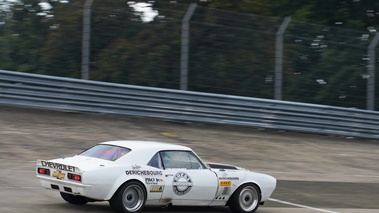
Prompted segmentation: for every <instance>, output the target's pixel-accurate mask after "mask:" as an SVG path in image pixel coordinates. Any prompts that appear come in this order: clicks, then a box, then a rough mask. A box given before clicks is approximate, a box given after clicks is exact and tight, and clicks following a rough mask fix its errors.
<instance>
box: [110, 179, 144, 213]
mask: <svg viewBox="0 0 379 213" xmlns="http://www.w3.org/2000/svg"><path fill="white" fill-rule="evenodd" d="M146 197H147V195H146V190H145V187H144V186H143V185H142V184H141V183H140V182H137V181H130V182H127V183H126V184H124V185H122V186H121V187H120V188H119V189H118V190H117V192H116V193H115V194H114V196H113V197H112V199H111V200H110V201H109V204H110V206H111V207H112V209H113V210H115V211H116V212H118V213H132V212H133V213H136V212H140V211H141V210H142V209H143V207H144V206H145V202H146Z"/></svg>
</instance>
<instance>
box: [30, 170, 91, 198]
mask: <svg viewBox="0 0 379 213" xmlns="http://www.w3.org/2000/svg"><path fill="white" fill-rule="evenodd" d="M37 178H38V179H39V181H40V183H41V185H42V186H43V187H44V188H46V189H51V190H55V191H60V192H65V193H69V194H73V195H81V196H84V197H90V196H89V192H90V191H91V190H92V189H93V187H92V186H91V185H86V184H83V183H75V182H73V181H67V180H59V179H56V178H51V177H48V176H43V175H37Z"/></svg>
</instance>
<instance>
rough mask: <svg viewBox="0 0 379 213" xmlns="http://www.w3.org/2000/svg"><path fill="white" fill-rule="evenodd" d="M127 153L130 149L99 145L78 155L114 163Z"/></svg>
mask: <svg viewBox="0 0 379 213" xmlns="http://www.w3.org/2000/svg"><path fill="white" fill-rule="evenodd" d="M128 152H130V149H128V148H125V147H119V146H112V145H105V144H99V145H96V146H93V147H91V148H89V149H87V150H85V151H84V152H82V153H80V154H79V155H81V156H87V157H93V158H100V159H104V160H110V161H115V160H117V159H119V158H120V157H122V156H123V155H125V154H126V153H128Z"/></svg>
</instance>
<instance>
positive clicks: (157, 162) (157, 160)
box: [147, 152, 162, 169]
mask: <svg viewBox="0 0 379 213" xmlns="http://www.w3.org/2000/svg"><path fill="white" fill-rule="evenodd" d="M147 165H148V166H152V167H155V168H158V169H162V161H161V156H160V155H159V153H158V152H157V153H155V155H154V156H153V157H152V158H151V160H150V161H149V163H147Z"/></svg>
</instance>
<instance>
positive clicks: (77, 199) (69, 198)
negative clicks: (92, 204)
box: [61, 192, 88, 205]
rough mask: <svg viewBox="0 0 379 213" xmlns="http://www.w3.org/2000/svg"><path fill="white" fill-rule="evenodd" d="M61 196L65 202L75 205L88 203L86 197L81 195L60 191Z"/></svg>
mask: <svg viewBox="0 0 379 213" xmlns="http://www.w3.org/2000/svg"><path fill="white" fill-rule="evenodd" d="M61 197H62V198H63V200H65V201H66V202H67V203H71V204H75V205H84V204H86V203H88V199H87V198H85V197H83V196H77V195H72V194H67V193H64V192H61Z"/></svg>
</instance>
